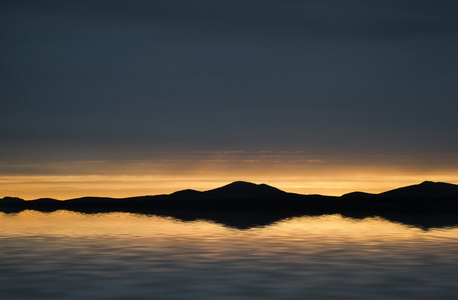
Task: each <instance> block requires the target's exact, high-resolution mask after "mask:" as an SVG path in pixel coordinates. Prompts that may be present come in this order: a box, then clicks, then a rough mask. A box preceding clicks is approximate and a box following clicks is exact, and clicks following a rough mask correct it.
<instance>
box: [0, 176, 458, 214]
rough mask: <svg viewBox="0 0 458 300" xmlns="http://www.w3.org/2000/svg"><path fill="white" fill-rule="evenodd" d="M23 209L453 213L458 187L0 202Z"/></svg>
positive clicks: (254, 190)
mask: <svg viewBox="0 0 458 300" xmlns="http://www.w3.org/2000/svg"><path fill="white" fill-rule="evenodd" d="M24 209H35V210H43V211H50V210H58V209H67V210H75V211H94V212H97V211H131V212H155V211H159V210H168V211H172V210H175V211H176V210H194V211H199V210H236V211H280V210H281V211H289V212H319V213H340V212H352V211H365V212H371V213H372V212H373V213H377V212H379V211H395V212H396V211H408V212H415V211H421V212H427V211H447V212H450V211H456V212H458V185H455V184H450V183H443V182H430V181H425V182H423V183H421V184H417V185H411V186H406V187H401V188H397V189H394V190H390V191H386V192H383V193H380V194H369V193H363V192H353V193H349V194H345V195H343V196H341V197H335V196H322V195H301V194H294V193H288V192H285V191H282V190H280V189H277V188H275V187H272V186H269V185H266V184H254V183H250V182H244V181H236V182H233V183H230V184H228V185H225V186H222V187H219V188H216V189H212V190H208V191H202V192H201V191H196V190H190V189H187V190H182V191H177V192H175V193H172V194H169V195H156V196H138V197H128V198H107V197H82V198H76V199H69V200H63V201H59V200H55V199H50V198H42V199H36V200H29V201H25V200H23V199H20V198H14V197H4V198H3V199H0V211H8V210H13V211H20V210H24Z"/></svg>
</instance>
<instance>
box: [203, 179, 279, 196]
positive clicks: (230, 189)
mask: <svg viewBox="0 0 458 300" xmlns="http://www.w3.org/2000/svg"><path fill="white" fill-rule="evenodd" d="M207 193H210V194H218V195H225V196H234V195H239V196H256V195H258V196H261V195H271V194H278V193H284V192H283V191H282V190H279V189H277V188H275V187H272V186H270V185H267V184H256V183H251V182H246V181H234V182H232V183H229V184H227V185H225V186H222V187H219V188H216V189H213V190H210V191H207Z"/></svg>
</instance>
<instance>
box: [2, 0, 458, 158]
mask: <svg viewBox="0 0 458 300" xmlns="http://www.w3.org/2000/svg"><path fill="white" fill-rule="evenodd" d="M457 9H458V4H456V1H422V0H416V1H414V0H411V1H410V0H406V1H390V0H386V1H375V0H374V1H363V0H358V1H357V0H355V1H285V0H283V1H248V0H246V1H216V0H213V1H203V0H195V1H177V0H168V1H165V0H164V1H89V0H87V1H46V0H45V1H2V2H1V4H0V43H1V44H2V47H1V48H0V66H1V69H0V81H1V82H0V86H1V89H2V98H3V100H2V102H1V104H0V124H1V127H0V141H2V142H3V143H8V144H9V145H14V144H15V143H18V142H17V141H24V140H26V141H40V142H62V143H67V142H68V141H82V142H84V143H86V144H87V145H88V147H89V146H90V145H91V144H94V143H95V142H96V141H97V142H99V141H109V142H113V141H118V142H119V143H121V144H123V145H124V146H123V147H126V146H125V144H128V143H131V142H133V141H135V142H136V143H137V144H136V145H140V144H142V145H144V146H143V147H159V148H174V147H178V146H180V147H187V148H189V149H190V150H192V149H194V148H206V147H212V148H222V149H224V148H230V149H234V148H236V149H243V148H256V147H261V148H263V149H264V148H267V149H269V148H279V149H280V148H296V149H313V150H314V151H328V152H333V151H334V152H338V151H347V152H358V151H359V152H365V151H379V152H384V151H388V152H405V151H407V152H409V151H410V152H418V151H426V152H428V153H456V151H457V150H458V140H457V139H456V138H455V137H454V135H453V134H452V133H453V132H454V131H456V130H457V129H458V121H457V118H455V116H454V114H455V112H456V111H457V110H458V104H457V102H456V99H457V96H458V91H457V89H456V87H455V86H456V79H457V78H458V68H457V67H458V58H457V56H456V53H457V51H458V34H457V33H458V31H457V29H458V18H457V13H456V12H457V11H458V10H457ZM18 145H19V143H18ZM97 147H99V146H97ZM139 147H140V146H139Z"/></svg>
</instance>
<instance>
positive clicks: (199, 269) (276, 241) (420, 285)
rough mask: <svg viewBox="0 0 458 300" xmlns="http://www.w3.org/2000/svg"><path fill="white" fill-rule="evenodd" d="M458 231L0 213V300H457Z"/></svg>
mask: <svg viewBox="0 0 458 300" xmlns="http://www.w3.org/2000/svg"><path fill="white" fill-rule="evenodd" d="M457 249H458V228H457V227H447V228H435V229H434V228H432V229H429V230H427V231H425V230H422V229H420V228H416V227H413V226H407V225H403V224H401V223H393V222H390V221H387V220H384V219H382V218H366V219H363V220H355V219H351V218H345V217H342V216H340V215H325V216H320V217H310V216H303V217H296V218H291V219H286V220H282V221H279V222H276V223H273V224H271V225H267V226H262V227H255V228H249V229H244V230H240V229H235V228H230V227H225V226H223V225H221V224H217V223H214V222H209V221H205V220H198V221H193V222H184V221H179V220H177V219H173V218H166V217H159V216H152V215H151V216H148V215H139V214H129V213H109V214H93V215H88V214H80V213H74V212H68V211H57V212H53V213H41V212H35V211H24V212H21V213H18V214H0V299H7V300H8V299H190V298H193V299H369V298H370V299H455V298H457V297H458V285H457V284H456V283H457V282H458V255H457V254H456V251H457Z"/></svg>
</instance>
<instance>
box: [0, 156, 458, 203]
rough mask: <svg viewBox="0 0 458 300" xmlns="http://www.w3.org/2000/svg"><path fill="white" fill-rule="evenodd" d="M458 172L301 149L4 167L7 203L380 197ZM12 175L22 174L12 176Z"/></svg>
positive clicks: (451, 167) (0, 185)
mask: <svg viewBox="0 0 458 300" xmlns="http://www.w3.org/2000/svg"><path fill="white" fill-rule="evenodd" d="M242 154H243V155H242ZM193 155H196V156H193ZM240 155H242V156H240ZM457 167H458V161H457V160H455V159H454V158H448V160H446V159H444V160H437V159H436V160H434V159H431V158H430V159H425V158H416V159H413V158H409V157H397V158H393V157H369V158H367V157H366V158H361V159H359V160H357V159H352V160H350V159H346V160H344V159H343V158H341V157H324V156H311V155H308V154H304V153H302V152H294V151H293V152H272V151H258V152H256V153H254V154H250V155H245V154H244V152H242V151H229V152H228V151H225V152H224V151H223V152H215V153H213V152H212V153H211V154H210V155H209V154H208V153H207V154H206V153H204V154H201V153H191V154H190V156H177V157H176V158H175V159H172V158H169V157H162V158H157V159H155V160H153V159H151V160H111V161H105V160H87V161H64V162H41V163H29V164H19V165H18V164H16V165H8V164H5V163H3V164H2V163H1V162H0V198H2V197H4V196H12V197H20V198H23V199H26V200H31V199H37V198H46V197H49V198H55V199H61V200H63V199H71V198H77V197H84V196H101V197H102V196H103V197H114V198H122V197H130V196H141V195H158V194H169V193H172V192H175V191H178V190H183V189H188V188H190V189H195V190H199V191H205V190H209V189H214V188H217V187H220V186H223V185H226V184H229V183H231V182H233V181H239V180H242V181H249V182H253V183H258V184H260V183H265V184H268V185H271V186H274V187H277V188H279V189H281V190H284V191H286V192H292V193H300V194H322V195H332V196H340V195H343V194H345V193H349V192H353V191H362V192H368V193H380V192H384V191H387V190H390V189H394V188H398V187H402V186H406V185H412V184H418V183H421V182H422V181H425V180H429V181H442V182H449V183H458V172H457V170H458V168H457ZM8 169H9V170H13V171H14V170H21V172H18V171H15V172H10V173H7V172H5V170H8ZM2 170H3V173H2ZM23 170H25V171H23Z"/></svg>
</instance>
